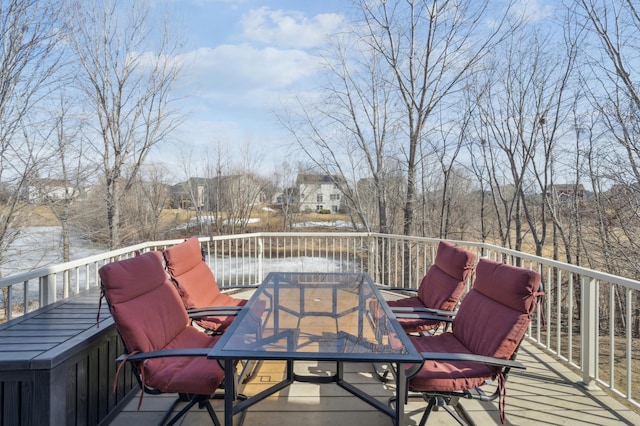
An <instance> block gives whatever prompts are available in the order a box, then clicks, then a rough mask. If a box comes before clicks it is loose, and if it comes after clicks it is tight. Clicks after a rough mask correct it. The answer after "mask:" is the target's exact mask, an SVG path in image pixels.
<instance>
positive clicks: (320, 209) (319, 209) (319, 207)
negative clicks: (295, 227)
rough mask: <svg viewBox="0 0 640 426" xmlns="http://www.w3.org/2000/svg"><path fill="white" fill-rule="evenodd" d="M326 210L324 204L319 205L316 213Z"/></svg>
mask: <svg viewBox="0 0 640 426" xmlns="http://www.w3.org/2000/svg"><path fill="white" fill-rule="evenodd" d="M323 209H324V206H323V205H322V204H318V205H317V206H316V212H319V211H322V210H323Z"/></svg>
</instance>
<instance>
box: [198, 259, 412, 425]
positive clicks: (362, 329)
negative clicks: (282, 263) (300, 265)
mask: <svg viewBox="0 0 640 426" xmlns="http://www.w3.org/2000/svg"><path fill="white" fill-rule="evenodd" d="M376 308H377V310H378V312H380V311H382V312H383V313H384V314H383V315H380V314H378V315H372V309H376ZM391 335H394V336H396V337H397V339H393V341H394V344H393V345H391V344H390V342H389V336H391ZM209 357H210V358H215V359H218V360H220V362H221V363H222V364H223V365H224V368H225V415H224V417H225V419H224V423H225V425H227V426H231V425H232V424H233V416H234V415H235V414H238V413H240V412H244V411H245V410H246V409H247V408H249V407H250V406H251V405H253V404H255V403H257V402H259V401H261V400H263V399H265V398H267V397H268V396H269V395H272V394H273V393H275V392H278V391H279V390H281V389H283V388H285V387H286V386H288V385H290V384H291V383H293V382H294V381H305V382H314V383H327V382H335V383H336V384H337V385H338V386H340V387H342V388H344V389H345V390H347V391H348V392H350V393H352V394H353V395H355V396H357V397H358V398H360V399H361V400H363V401H365V402H367V403H368V404H370V405H372V406H373V407H375V408H377V409H378V410H380V411H382V412H383V413H385V414H387V415H388V416H389V417H391V419H392V420H393V422H394V423H395V424H396V425H403V424H404V404H403V401H405V396H406V375H405V368H404V367H403V365H404V364H416V365H418V363H421V362H422V358H421V356H420V354H419V353H418V352H417V351H416V349H415V348H414V347H413V345H412V344H411V342H410V340H409V339H408V338H407V336H406V334H405V333H404V331H403V330H402V327H401V326H400V324H399V323H398V322H397V320H396V319H395V318H394V316H393V314H392V313H391V310H390V309H389V307H388V305H387V304H386V302H385V301H384V299H383V298H382V296H381V294H380V292H379V290H378V288H377V287H376V286H375V284H374V283H373V281H372V280H371V278H370V277H369V275H367V274H364V273H292V272H272V273H269V274H268V275H267V277H266V278H265V280H264V281H263V283H262V284H261V285H260V286H259V287H258V289H257V290H256V291H255V293H254V294H253V296H252V297H251V298H250V299H249V301H248V302H247V304H246V305H245V307H244V308H243V309H242V311H241V312H240V313H239V314H238V317H237V318H236V319H235V320H234V321H233V322H232V323H231V326H230V328H229V329H228V330H227V331H226V332H225V333H224V334H223V335H222V337H221V338H220V340H219V341H218V342H217V343H216V345H215V346H214V347H213V348H212V349H211V351H210V353H209ZM239 360H261V361H264V360H282V361H286V373H285V378H284V380H282V381H281V382H279V383H277V384H275V385H273V386H271V387H270V388H268V389H266V390H264V391H262V392H260V393H258V394H256V395H252V396H250V397H247V398H246V399H240V398H236V397H237V395H236V393H237V389H236V387H235V386H236V380H235V378H236V371H235V364H236V361H239ZM303 360H307V361H311V360H313V361H334V362H336V367H335V374H333V375H331V376H319V375H299V374H296V373H295V372H294V370H293V364H294V362H295V361H303ZM345 362H354V363H356V362H375V363H388V364H391V365H394V366H395V368H394V370H395V371H396V374H395V375H394V376H395V381H396V403H395V404H394V407H393V408H392V407H391V406H390V405H389V404H387V403H386V402H382V401H380V400H379V399H376V398H374V397H373V396H371V395H369V394H367V393H366V392H364V391H363V390H361V389H360V388H358V387H356V386H354V385H353V384H351V383H349V382H347V381H346V380H345V379H344V377H343V364H344V363H345ZM332 373H333V372H332Z"/></svg>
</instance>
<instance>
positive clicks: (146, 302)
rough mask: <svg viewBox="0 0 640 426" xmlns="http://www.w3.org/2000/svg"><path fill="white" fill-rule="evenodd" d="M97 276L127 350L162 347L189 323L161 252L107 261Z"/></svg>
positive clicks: (140, 350) (147, 349) (145, 349)
mask: <svg viewBox="0 0 640 426" xmlns="http://www.w3.org/2000/svg"><path fill="white" fill-rule="evenodd" d="M99 275H100V278H101V280H102V285H103V288H104V291H105V298H106V299H107V302H108V303H109V308H110V310H111V314H112V316H113V319H114V321H115V323H116V327H117V329H118V331H119V332H120V335H121V336H122V340H123V341H124V343H125V345H126V347H127V349H128V350H129V352H134V351H139V352H148V351H154V350H159V349H162V348H163V347H164V346H165V345H166V344H167V342H169V341H171V340H172V339H174V338H175V337H176V336H177V335H178V334H179V333H180V332H181V331H182V330H183V329H184V328H185V327H186V326H187V325H188V324H189V322H190V321H189V317H188V316H187V313H186V311H185V310H184V306H183V305H182V301H181V300H180V296H178V292H177V291H176V289H175V286H174V285H173V284H171V283H170V282H169V280H168V276H167V274H166V273H165V271H164V267H163V266H162V254H161V253H159V252H148V253H145V254H142V255H140V256H137V257H134V258H131V259H126V260H121V261H119V262H112V263H108V264H106V265H104V266H103V267H102V268H100V270H99Z"/></svg>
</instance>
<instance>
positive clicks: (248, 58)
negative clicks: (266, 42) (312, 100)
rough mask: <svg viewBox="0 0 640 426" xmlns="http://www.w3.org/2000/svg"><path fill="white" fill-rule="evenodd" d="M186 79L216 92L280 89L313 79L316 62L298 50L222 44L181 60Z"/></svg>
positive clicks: (187, 55)
mask: <svg viewBox="0 0 640 426" xmlns="http://www.w3.org/2000/svg"><path fill="white" fill-rule="evenodd" d="M182 60H183V63H184V64H185V68H186V71H187V74H188V77H189V78H193V79H194V80H195V81H198V82H200V83H201V84H203V85H205V86H209V87H212V88H216V89H217V90H222V91H228V90H232V88H234V87H235V88H237V90H247V89H251V88H256V87H261V88H271V89H275V88H282V87H287V86H290V85H292V84H294V83H296V82H297V81H298V80H300V79H302V78H306V77H309V76H311V75H313V74H314V73H315V72H316V71H317V69H318V67H319V60H318V58H316V57H314V56H312V55H310V54H309V53H307V52H305V51H302V50H296V49H291V50H281V49H276V48H274V47H264V48H257V47H254V46H251V45H249V44H240V45H230V44H224V45H220V46H217V47H215V48H200V49H198V50H195V51H192V52H190V53H188V54H186V55H184V57H183V58H182Z"/></svg>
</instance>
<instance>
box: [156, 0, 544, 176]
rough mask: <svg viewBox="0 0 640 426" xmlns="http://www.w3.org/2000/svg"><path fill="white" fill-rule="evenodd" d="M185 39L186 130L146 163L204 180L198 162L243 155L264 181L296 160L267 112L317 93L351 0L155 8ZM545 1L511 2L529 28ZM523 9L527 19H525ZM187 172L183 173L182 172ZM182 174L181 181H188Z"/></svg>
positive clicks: (195, 2)
mask: <svg viewBox="0 0 640 426" xmlns="http://www.w3.org/2000/svg"><path fill="white" fill-rule="evenodd" d="M160 4H163V5H165V6H169V7H170V8H171V10H172V20H173V24H174V29H175V28H179V29H180V30H181V31H182V32H183V34H180V36H181V37H182V38H184V40H185V42H186V43H185V45H184V47H183V48H182V51H181V54H180V58H179V59H180V60H181V62H182V64H183V66H184V71H185V73H184V76H183V77H184V79H183V80H182V83H183V86H182V87H181V88H180V91H179V92H180V96H181V99H182V100H183V109H184V110H183V112H184V117H185V122H184V123H183V124H182V125H181V127H180V128H178V129H177V131H176V132H175V133H174V140H172V141H171V142H170V143H165V144H164V145H162V146H161V147H159V149H157V150H156V151H155V152H154V153H153V154H152V155H151V157H150V161H151V162H162V163H165V164H168V165H169V166H170V168H171V170H172V175H173V180H174V181H176V182H178V181H182V180H184V179H186V178H187V177H189V176H205V173H203V172H202V170H203V168H204V162H205V161H204V158H206V157H207V156H208V157H209V158H212V159H213V158H216V157H217V155H218V152H222V153H223V157H225V158H230V159H231V160H232V161H233V162H236V163H238V162H240V161H241V160H243V159H246V158H247V157H248V156H247V154H246V153H245V152H246V151H249V152H251V156H252V157H251V160H252V162H257V163H256V167H257V168H259V172H260V173H261V174H262V175H265V176H268V175H271V174H273V172H274V171H277V170H278V168H279V167H281V165H282V163H283V160H294V162H293V163H294V164H295V162H296V161H297V160H304V158H295V154H294V152H295V151H293V150H292V143H293V137H292V135H291V134H289V133H288V132H287V131H286V130H285V129H284V128H283V127H282V125H281V124H279V123H278V120H277V117H276V114H275V111H277V110H280V111H281V110H282V105H283V104H286V103H287V100H289V101H291V100H292V99H293V96H295V95H297V94H305V93H309V92H312V91H317V90H318V88H319V85H320V83H321V81H322V79H321V75H322V74H321V55H322V54H323V51H325V49H326V48H327V47H328V46H329V44H330V38H331V35H332V34H335V33H336V32H338V31H340V30H341V29H344V27H345V26H346V25H347V24H346V23H347V17H346V15H347V14H348V13H349V9H350V7H351V1H350V0H160ZM550 4H552V3H549V2H548V1H547V0H522V1H519V3H518V6H517V7H516V9H515V10H516V11H517V12H518V13H526V15H528V16H529V19H530V20H533V21H536V20H539V19H546V18H547V17H549V16H550V15H552V14H553V10H552V6H551V5H550ZM525 9H526V11H525ZM185 169H186V170H189V172H188V173H187V172H185ZM187 175H189V176H187Z"/></svg>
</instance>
